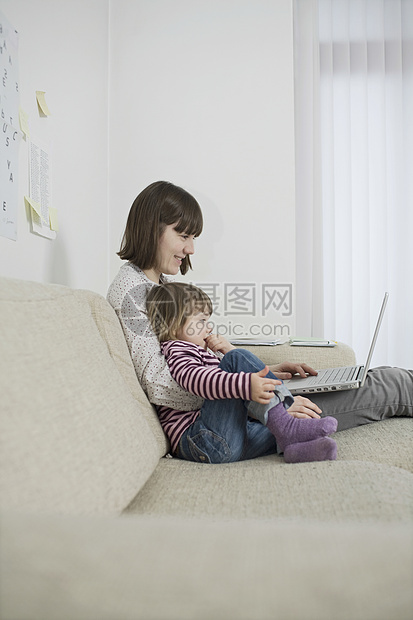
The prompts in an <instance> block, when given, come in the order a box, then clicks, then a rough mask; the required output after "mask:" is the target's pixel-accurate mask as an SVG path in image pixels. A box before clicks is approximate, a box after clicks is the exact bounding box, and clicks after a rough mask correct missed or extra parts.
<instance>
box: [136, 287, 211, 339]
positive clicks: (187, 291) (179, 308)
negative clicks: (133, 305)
mask: <svg viewBox="0 0 413 620" xmlns="http://www.w3.org/2000/svg"><path fill="white" fill-rule="evenodd" d="M146 310H147V313H148V317H149V320H150V322H151V325H152V329H153V331H154V332H155V334H156V336H157V337H158V339H159V341H160V342H165V341H166V340H176V339H177V337H178V336H177V335H178V332H179V330H180V329H182V327H183V326H184V325H185V322H186V320H187V318H188V317H189V316H192V315H193V314H194V313H195V312H196V311H198V312H204V313H205V314H209V315H211V314H212V302H211V300H210V298H209V297H208V295H207V294H206V293H204V291H203V290H202V289H200V288H198V287H197V286H194V285H193V284H186V283H185V282H166V283H165V284H160V285H159V286H153V287H152V288H151V289H150V291H149V292H148V295H147V297H146Z"/></svg>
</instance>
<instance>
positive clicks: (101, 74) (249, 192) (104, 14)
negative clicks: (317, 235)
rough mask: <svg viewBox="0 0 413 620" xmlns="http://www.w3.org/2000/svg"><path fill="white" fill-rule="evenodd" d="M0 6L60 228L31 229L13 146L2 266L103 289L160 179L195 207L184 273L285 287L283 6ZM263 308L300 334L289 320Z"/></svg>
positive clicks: (288, 110)
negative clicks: (45, 143)
mask: <svg viewBox="0 0 413 620" xmlns="http://www.w3.org/2000/svg"><path fill="white" fill-rule="evenodd" d="M0 7H1V9H2V11H3V12H4V13H5V15H6V16H7V17H8V19H9V20H10V21H11V22H12V23H13V25H14V26H15V27H16V28H17V29H18V31H19V33H20V54H19V59H20V84H21V105H22V107H23V108H24V109H25V110H26V112H28V113H29V115H30V123H31V128H32V132H33V134H34V135H36V136H38V138H39V139H41V138H46V139H49V138H51V139H53V142H54V151H53V164H54V171H53V202H54V205H55V206H56V207H57V208H58V210H59V226H60V231H59V233H58V235H57V238H56V240H55V241H50V240H47V239H42V238H40V237H37V236H35V235H33V234H31V233H30V232H29V223H28V221H27V217H26V213H25V207H24V204H23V195H24V194H25V193H27V176H28V175H27V145H26V143H24V142H22V146H21V153H20V155H21V158H20V172H21V174H20V198H19V226H18V235H19V236H18V240H17V242H13V241H10V240H8V239H5V238H0V273H1V275H9V276H13V277H20V278H28V279H34V280H39V281H51V282H58V283H62V284H67V285H70V286H74V287H83V288H90V289H92V290H96V291H98V292H100V293H102V294H104V293H105V291H106V289H107V286H108V284H109V282H110V281H111V279H112V278H113V277H114V275H115V273H116V271H117V269H118V268H119V266H120V264H121V261H120V260H119V259H118V258H117V256H116V251H117V250H118V249H119V244H120V239H121V236H122V232H123V229H124V226H125V223H126V217H127V213H128V211H129V208H130V205H131V203H132V201H133V200H134V198H135V196H136V195H137V194H138V193H139V192H140V191H141V190H142V189H143V188H144V187H145V186H146V185H147V184H148V183H151V182H152V181H155V180H159V179H166V180H170V181H172V182H174V183H176V184H179V185H182V186H183V187H184V188H186V189H187V190H188V191H190V192H191V193H193V194H194V195H195V196H196V198H197V199H198V200H199V202H200V204H201V206H202V209H203V212H204V215H205V228H204V233H203V234H202V236H201V237H200V239H199V240H198V241H197V253H196V256H195V257H194V259H193V264H194V267H195V269H194V271H193V272H192V274H190V276H189V278H190V279H191V280H193V281H196V282H199V283H201V282H216V283H217V282H220V283H221V284H222V283H225V282H238V283H245V282H247V283H250V282H253V283H257V285H258V286H260V284H261V283H271V284H276V283H287V284H293V285H294V283H295V258H294V256H295V247H294V246H295V240H294V127H293V120H294V105H293V39H292V36H293V35H292V0H0ZM108 24H109V25H110V27H109V31H108ZM108 71H109V84H108ZM35 90H45V91H46V98H47V102H48V105H49V107H50V109H51V112H52V116H51V117H50V118H47V119H45V118H39V115H38V112H37V104H36V100H35V95H34V93H35ZM108 93H109V100H108ZM108 105H109V113H108ZM108 121H109V131H108ZM108 153H109V160H108ZM108 165H109V168H108ZM108 192H109V202H108ZM187 278H188V276H187ZM189 278H188V279H189ZM258 286H257V296H259V289H258ZM261 318H262V317H261ZM267 318H270V319H271V321H272V322H273V323H276V322H278V323H283V324H285V323H287V324H288V325H290V327H291V331H294V327H293V326H294V318H293V317H282V316H280V315H279V314H278V315H274V313H273V316H271V317H267ZM262 320H264V319H262Z"/></svg>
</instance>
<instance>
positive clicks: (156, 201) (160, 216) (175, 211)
mask: <svg viewBox="0 0 413 620" xmlns="http://www.w3.org/2000/svg"><path fill="white" fill-rule="evenodd" d="M170 224H176V226H175V229H176V231H177V232H178V233H185V234H188V235H195V236H196V237H198V236H199V235H200V234H201V232H202V226H203V220H202V211H201V207H200V206H199V204H198V202H197V201H196V200H195V198H194V197H193V196H191V194H189V193H188V192H187V191H185V190H184V189H182V188H181V187H177V186H176V185H173V184H172V183H168V182H167V181H156V182H155V183H152V184H151V185H149V186H148V187H146V188H145V189H144V190H143V191H142V192H141V193H140V194H139V195H138V196H137V198H135V201H134V202H133V204H132V206H131V208H130V211H129V215H128V219H127V222H126V228H125V232H124V234H123V238H122V243H121V247H120V250H119V252H118V256H120V258H121V259H122V260H128V261H130V262H131V263H133V264H134V265H136V266H137V267H139V268H140V269H152V268H153V267H156V261H157V253H158V245H159V239H160V238H161V236H162V234H163V232H164V231H165V228H166V227H167V226H168V225H170ZM188 269H192V265H191V261H190V258H189V256H186V257H185V258H184V260H183V261H182V264H181V266H180V270H181V273H182V274H183V275H185V274H186V272H187V271H188Z"/></svg>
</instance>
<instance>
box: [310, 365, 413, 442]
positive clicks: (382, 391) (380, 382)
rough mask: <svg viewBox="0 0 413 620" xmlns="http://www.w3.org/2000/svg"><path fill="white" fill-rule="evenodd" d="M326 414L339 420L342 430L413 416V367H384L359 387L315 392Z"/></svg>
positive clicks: (378, 369) (316, 398)
mask: <svg viewBox="0 0 413 620" xmlns="http://www.w3.org/2000/svg"><path fill="white" fill-rule="evenodd" d="M309 398H310V400H312V401H313V402H314V403H316V404H317V405H318V406H319V407H320V409H321V410H322V414H321V415H322V416H323V417H324V416H326V415H331V416H333V417H335V418H337V420H338V429H337V430H339V431H343V430H346V429H347V428H354V427H355V426H360V425H361V424H369V423H370V422H377V421H379V420H386V419H387V418H392V417H401V416H410V417H413V370H405V369H403V368H392V367H387V366H383V367H380V368H372V369H371V370H369V372H368V375H367V379H366V382H365V384H364V386H363V387H362V388H359V389H358V390H346V391H343V392H328V393H326V394H311V396H310V397H309Z"/></svg>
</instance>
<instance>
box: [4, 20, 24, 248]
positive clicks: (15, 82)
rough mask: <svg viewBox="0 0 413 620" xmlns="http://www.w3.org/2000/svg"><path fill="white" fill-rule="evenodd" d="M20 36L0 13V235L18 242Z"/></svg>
mask: <svg viewBox="0 0 413 620" xmlns="http://www.w3.org/2000/svg"><path fill="white" fill-rule="evenodd" d="M18 39H19V36H18V33H17V31H16V30H15V28H13V26H12V25H11V24H10V22H9V21H8V20H7V19H6V17H5V16H4V15H3V13H2V12H1V11H0V115H1V133H0V235H2V236H3V237H7V238H8V239H12V240H14V241H15V240H16V239H17V213H18V210H17V204H18V186H17V185H18V184H17V172H18V166H19V145H20V140H21V133H20V130H19V75H18V56H17V53H18Z"/></svg>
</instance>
